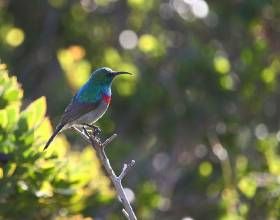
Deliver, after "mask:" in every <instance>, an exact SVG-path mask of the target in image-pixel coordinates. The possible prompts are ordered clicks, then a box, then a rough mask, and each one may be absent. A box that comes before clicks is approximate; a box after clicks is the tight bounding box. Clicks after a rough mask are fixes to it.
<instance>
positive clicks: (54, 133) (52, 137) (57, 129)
mask: <svg viewBox="0 0 280 220" xmlns="http://www.w3.org/2000/svg"><path fill="white" fill-rule="evenodd" d="M63 127H64V125H63V124H59V125H58V126H57V127H56V129H55V131H54V132H53V134H52V136H51V137H50V139H49V140H48V142H47V143H46V145H45V147H44V150H46V149H47V148H48V146H49V145H50V144H51V142H52V141H53V139H54V138H55V136H56V135H57V134H58V133H59V132H60V130H61V129H62V128H63Z"/></svg>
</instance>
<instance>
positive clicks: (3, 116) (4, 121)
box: [0, 110, 8, 128]
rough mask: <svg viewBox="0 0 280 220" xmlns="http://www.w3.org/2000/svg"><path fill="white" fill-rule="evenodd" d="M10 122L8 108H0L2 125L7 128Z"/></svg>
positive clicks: (0, 125) (0, 123)
mask: <svg viewBox="0 0 280 220" xmlns="http://www.w3.org/2000/svg"><path fill="white" fill-rule="evenodd" d="M7 124H8V116H7V111H6V110H0V127H2V128H6V126H7Z"/></svg>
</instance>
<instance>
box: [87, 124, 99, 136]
mask: <svg viewBox="0 0 280 220" xmlns="http://www.w3.org/2000/svg"><path fill="white" fill-rule="evenodd" d="M86 126H87V127H89V128H91V131H92V135H93V136H94V137H99V136H100V134H101V129H100V128H99V127H97V126H95V125H90V124H86Z"/></svg>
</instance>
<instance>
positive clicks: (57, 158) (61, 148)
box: [0, 66, 113, 219]
mask: <svg viewBox="0 0 280 220" xmlns="http://www.w3.org/2000/svg"><path fill="white" fill-rule="evenodd" d="M0 88H1V95H0V100H1V110H0V152H1V153H5V154H6V155H8V158H9V161H8V163H7V164H3V166H2V167H1V168H0V197H1V199H0V213H1V215H0V219H21V218H22V217H24V219H50V218H54V217H59V216H69V215H73V214H75V213H80V212H81V211H83V210H85V209H86V208H87V207H88V206H91V205H92V204H89V203H86V201H87V200H88V199H89V198H91V197H92V199H93V200H92V202H98V203H99V204H104V205H105V204H106V203H108V202H109V201H110V200H111V198H112V196H113V192H112V191H111V189H110V186H109V184H110V182H109V180H108V179H107V178H106V177H105V176H103V174H102V170H101V167H100V164H99V162H98V160H97V158H96V156H95V154H94V152H93V150H92V149H91V147H86V148H85V149H84V150H83V151H82V152H74V151H69V149H68V143H67V141H66V140H65V138H64V137H58V138H57V139H56V140H55V141H54V143H53V146H51V147H50V149H48V151H46V152H42V147H43V145H44V143H45V141H46V140H47V138H48V137H49V136H50V134H51V131H52V129H51V125H50V122H49V120H48V119H47V118H45V113H46V100H45V98H44V97H41V98H39V99H37V100H35V101H34V102H32V103H31V104H29V105H28V106H27V107H26V108H25V110H24V111H20V104H21V101H22V100H21V99H22V94H23V91H22V89H21V88H20V86H19V85H18V83H17V81H16V78H15V77H9V76H8V73H7V71H6V70H5V69H3V66H2V69H1V70H0Z"/></svg>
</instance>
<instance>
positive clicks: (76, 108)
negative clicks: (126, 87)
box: [44, 67, 131, 150]
mask: <svg viewBox="0 0 280 220" xmlns="http://www.w3.org/2000/svg"><path fill="white" fill-rule="evenodd" d="M120 74H131V73H128V72H115V71H113V70H111V69H110V68H107V67H102V68H99V69H97V70H95V71H94V72H93V73H92V75H91V77H90V78H89V80H88V81H87V82H86V84H84V85H83V86H82V87H81V88H80V89H79V91H78V92H77V93H76V94H75V95H74V97H73V98H72V101H71V102H70V104H69V105H68V106H67V107H66V109H65V111H64V113H63V115H62V117H61V119H60V122H59V124H58V125H57V127H56V129H55V131H54V133H53V134H52V136H51V137H50V139H49V140H48V142H47V143H46V145H45V147H44V150H45V149H47V148H48V146H49V145H50V143H51V142H52V141H53V139H54V138H55V136H56V135H57V134H58V133H59V132H60V131H62V130H65V129H68V128H71V127H83V126H89V127H93V128H97V127H95V126H94V125H93V123H95V122H96V121H97V120H98V119H99V118H101V117H102V116H103V114H104V113H105V112H106V110H107V108H108V106H109V104H110V101H111V94H112V93H111V86H112V82H113V79H114V78H115V77H116V76H118V75H120Z"/></svg>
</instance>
